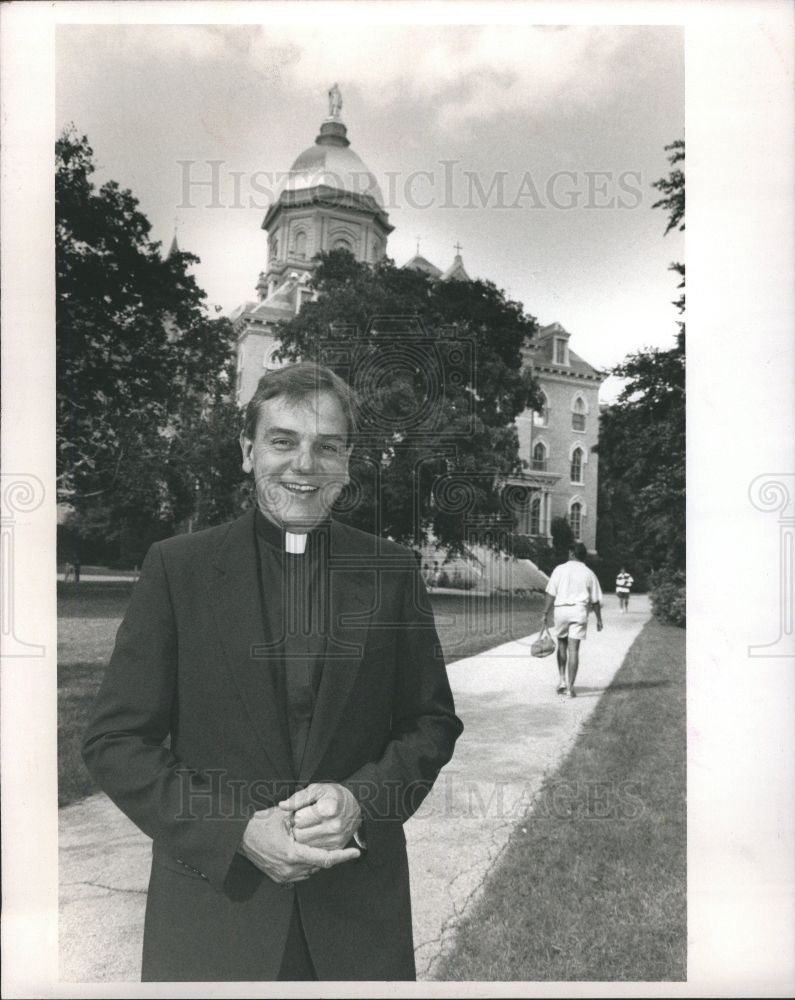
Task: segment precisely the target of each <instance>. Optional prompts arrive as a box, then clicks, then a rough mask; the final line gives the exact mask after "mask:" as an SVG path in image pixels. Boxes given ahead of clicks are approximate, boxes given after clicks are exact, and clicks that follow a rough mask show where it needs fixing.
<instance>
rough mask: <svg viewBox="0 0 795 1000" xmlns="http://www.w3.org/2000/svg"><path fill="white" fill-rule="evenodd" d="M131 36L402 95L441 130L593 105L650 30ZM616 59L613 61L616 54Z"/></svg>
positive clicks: (250, 29)
mask: <svg viewBox="0 0 795 1000" xmlns="http://www.w3.org/2000/svg"><path fill="white" fill-rule="evenodd" d="M124 30H127V31H130V32H138V35H137V36H136V37H137V40H138V41H140V42H141V43H142V44H143V43H144V42H148V43H149V44H150V45H151V46H152V47H153V49H154V50H155V51H156V52H157V54H158V56H159V57H168V56H171V57H175V58H182V59H185V58H192V59H195V60H197V61H200V62H211V61H216V60H226V59H230V60H234V61H236V62H238V63H239V62H245V63H246V64H247V65H248V66H249V67H250V68H251V69H252V70H254V71H255V72H257V73H259V74H261V75H262V76H263V77H265V78H268V79H271V80H274V79H278V80H280V81H281V82H283V83H284V84H286V85H287V86H289V87H291V88H295V89H297V90H300V91H301V92H304V91H306V92H307V94H311V95H315V99H316V96H317V94H318V89H319V88H321V87H322V88H323V89H324V90H325V88H327V87H329V86H330V85H331V84H332V83H333V82H334V81H335V80H336V81H338V82H339V84H340V87H341V88H342V90H343V95H344V94H345V89H346V85H347V86H349V87H354V88H355V89H356V91H358V92H360V93H361V92H365V93H366V95H367V99H368V101H369V102H371V103H372V104H376V105H384V104H387V103H392V102H395V100H396V99H399V97H400V95H401V94H402V95H405V97H406V98H408V99H410V100H412V101H422V102H423V103H426V104H427V105H428V106H429V107H431V108H433V109H434V110H435V112H436V115H437V118H438V121H439V123H440V125H442V126H447V127H452V126H458V125H460V124H462V123H467V122H476V121H478V120H482V119H487V118H489V117H491V116H492V115H493V114H494V113H495V112H502V113H506V112H508V113H509V112H511V111H514V110H515V111H520V110H523V111H533V110H534V109H537V110H539V111H543V110H544V109H545V108H546V107H547V106H548V105H549V104H550V103H551V102H552V101H555V100H556V99H559V98H561V97H565V100H566V102H567V104H568V105H569V106H570V107H571V108H572V109H574V108H579V107H590V106H595V105H596V104H598V103H599V102H602V101H604V100H605V99H607V98H608V97H609V95H610V94H611V93H612V92H613V91H614V90H615V89H616V88H618V87H619V86H622V85H624V83H625V78H626V75H627V74H628V73H629V74H632V73H638V72H642V71H643V62H644V59H645V58H646V57H647V56H648V54H649V53H650V51H651V50H652V46H651V44H650V42H649V36H648V34H646V35H645V36H644V32H646V33H648V32H649V31H650V30H658V31H659V30H660V29H659V28H658V29H644V28H637V27H621V26H606V27H605V26H596V27H595V26H588V25H575V26H532V25H529V26H528V25H487V26H485V25H474V26H467V25H463V26H462V25H427V26H418V25H410V26H402V25H397V26H396V25H378V24H362V23H360V24H355V23H353V22H351V21H345V22H341V23H339V24H335V23H333V22H325V23H317V22H315V23H314V24H313V25H311V26H308V27H304V26H302V27H301V28H296V27H293V26H290V27H289V28H288V27H282V26H272V27H271V26H269V27H267V28H266V27H264V26H256V25H170V26H169V25H163V26H157V27H155V26H141V27H139V28H127V29H124ZM619 55H620V58H617V57H618V56H619Z"/></svg>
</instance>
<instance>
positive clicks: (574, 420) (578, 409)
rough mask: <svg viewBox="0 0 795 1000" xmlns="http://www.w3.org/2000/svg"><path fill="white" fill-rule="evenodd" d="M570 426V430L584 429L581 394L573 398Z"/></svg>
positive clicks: (583, 403) (583, 409)
mask: <svg viewBox="0 0 795 1000" xmlns="http://www.w3.org/2000/svg"><path fill="white" fill-rule="evenodd" d="M571 411H572V412H571V426H572V430H575V431H584V430H585V412H586V411H585V400H584V399H583V398H582V396H578V397H577V398H576V399H575V400H574V405H573V406H572V408H571Z"/></svg>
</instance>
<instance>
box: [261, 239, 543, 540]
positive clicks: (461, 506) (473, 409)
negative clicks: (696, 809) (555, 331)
mask: <svg viewBox="0 0 795 1000" xmlns="http://www.w3.org/2000/svg"><path fill="white" fill-rule="evenodd" d="M313 287H314V289H315V291H316V293H317V297H316V299H315V300H314V301H312V302H308V303H306V304H305V305H304V306H303V307H302V309H301V312H300V313H299V314H298V315H297V316H296V317H295V318H294V319H292V320H291V321H289V322H287V323H284V324H282V325H281V328H280V338H281V342H282V349H281V350H282V357H283V358H289V359H296V358H298V357H301V358H305V359H312V360H317V361H320V362H322V363H324V364H328V365H329V366H330V367H332V368H334V369H335V370H336V371H337V372H338V374H340V375H342V376H343V377H344V378H346V379H347V380H348V381H349V382H351V384H352V385H353V386H354V389H355V390H356V392H357V396H358V398H359V403H360V428H359V430H360V434H359V446H358V448H357V451H356V453H355V454H356V457H355V461H354V462H353V464H352V473H353V484H352V487H351V489H350V490H349V491H348V494H347V496H344V497H343V498H342V502H341V505H340V515H341V516H344V517H346V518H347V519H348V520H349V521H351V522H352V523H354V524H357V525H359V526H361V527H364V528H366V529H367V530H371V531H376V532H377V533H380V534H384V535H389V536H391V537H393V538H396V539H400V540H403V541H409V542H411V541H415V540H419V539H420V538H421V537H422V536H423V535H425V534H426V532H427V529H429V528H431V529H432V530H433V534H434V535H435V537H436V538H437V539H438V540H439V541H441V542H443V543H446V544H449V545H455V544H456V543H457V542H460V541H461V540H462V534H463V530H464V523H465V521H467V520H470V521H471V519H472V518H475V517H478V516H480V515H495V514H500V513H502V514H506V511H505V510H504V509H503V508H502V507H501V503H502V501H501V494H500V487H499V483H500V478H499V477H501V476H504V475H506V474H509V473H513V472H518V471H520V469H521V462H520V460H519V457H518V440H517V436H516V429H515V426H514V420H515V418H516V417H517V416H518V415H519V414H520V413H521V412H522V411H523V410H525V409H526V408H527V407H534V408H535V407H538V406H539V405H540V398H539V393H538V387H537V384H536V382H535V380H534V379H533V377H532V375H531V374H530V371H529V369H528V368H526V367H524V362H523V348H524V347H525V346H527V345H528V344H529V342H530V340H531V339H532V337H533V336H534V334H535V332H536V330H537V324H536V321H535V319H533V318H532V317H530V316H527V315H526V314H525V313H524V312H523V309H522V307H521V305H520V304H519V303H517V302H513V301H510V300H509V299H507V298H506V297H505V295H504V293H503V292H501V291H500V290H499V289H497V288H496V287H495V286H494V285H493V284H492V283H491V282H483V281H450V282H439V281H433V280H431V279H430V278H429V277H428V276H427V275H425V274H422V273H420V272H417V271H413V270H406V269H402V268H398V267H396V266H395V264H394V262H393V261H391V260H388V259H386V260H383V261H381V262H379V263H378V264H376V265H375V266H370V265H367V264H362V263H359V262H357V261H356V260H355V259H354V257H353V256H352V255H351V254H349V253H348V252H347V251H344V250H334V251H331V252H329V253H325V254H321V255H319V257H318V265H317V269H316V271H315V272H314V275H313Z"/></svg>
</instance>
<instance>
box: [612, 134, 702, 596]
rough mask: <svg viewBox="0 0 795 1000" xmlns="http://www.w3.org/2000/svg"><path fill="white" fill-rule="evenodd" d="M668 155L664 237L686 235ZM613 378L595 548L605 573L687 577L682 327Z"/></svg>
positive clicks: (677, 152)
mask: <svg viewBox="0 0 795 1000" xmlns="http://www.w3.org/2000/svg"><path fill="white" fill-rule="evenodd" d="M666 150H667V151H669V153H670V155H669V157H668V159H669V162H670V163H671V165H672V167H673V168H674V169H672V170H671V172H670V174H669V176H668V177H667V178H663V179H662V180H659V181H656V182H655V183H654V187H656V188H657V189H658V190H660V191H662V192H664V193H665V195H666V197H665V198H663V199H661V200H660V201H658V202H656V203H655V206H654V207H660V208H664V209H665V210H667V211H668V225H667V227H666V230H665V232H666V233H668V232H670V231H671V230H672V229H679V230H683V229H684V228H685V215H684V211H685V176H684V167H683V164H684V157H685V146H684V142H683V141H682V140H677V141H676V142H674V143H672V144H671V145H670V146H666ZM671 270H673V271H674V272H675V273H677V274H678V275H679V276H680V278H681V282H680V284H679V286H678V287H679V289H680V290H681V294H680V296H679V298H678V299H677V301H676V303H675V305H676V306H677V308H678V310H679V312H680V314H684V309H685V296H684V280H685V267H684V264H681V263H678V262H676V263H673V264H671ZM613 374H615V375H618V376H620V377H622V378H624V379H626V384H625V386H624V388H623V390H622V392H621V394H620V395H619V397H618V399H617V401H616V402H615V403H614V404H612V405H611V406H608V407H606V408H605V410H604V411H603V412H602V418H601V424H600V431H599V446H598V451H599V527H598V539H597V548H598V550H599V552H600V555H601V556H602V558H603V560H604V564H605V572H606V574H609V575H611V576H612V575H614V573H615V571H616V570H617V569H618V568H619V567H620V564H622V563H623V564H626V565H631V566H632V567H633V569H634V570H635V572H636V574H637V573H638V572H646V571H650V570H652V571H658V579H663V578H664V577H661V576H660V575H659V573H660V572H662V573H663V574H666V573H667V574H669V575H672V574H674V573H675V571H683V570H684V567H685V555H686V552H685V431H686V426H685V324H684V321H683V320H680V321H679V333H678V334H677V336H676V340H675V344H674V346H673V347H672V348H670V349H669V350H660V349H651V350H645V351H640V352H638V353H637V354H632V355H630V356H629V357H627V358H625V359H624V361H623V362H622V363H621V364H620V365H618V366H617V367H616V368H615V369H614V370H613ZM681 576H682V579H683V574H682V575H681ZM678 578H679V577H677V579H678Z"/></svg>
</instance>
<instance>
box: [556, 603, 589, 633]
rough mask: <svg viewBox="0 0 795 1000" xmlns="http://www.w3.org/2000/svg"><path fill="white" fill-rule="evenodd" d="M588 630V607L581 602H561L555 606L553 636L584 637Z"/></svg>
mask: <svg viewBox="0 0 795 1000" xmlns="http://www.w3.org/2000/svg"><path fill="white" fill-rule="evenodd" d="M587 631H588V608H587V607H585V606H584V605H582V604H561V605H560V606H556V607H555V637H556V638H557V639H584V638H585V633H586V632H587Z"/></svg>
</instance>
